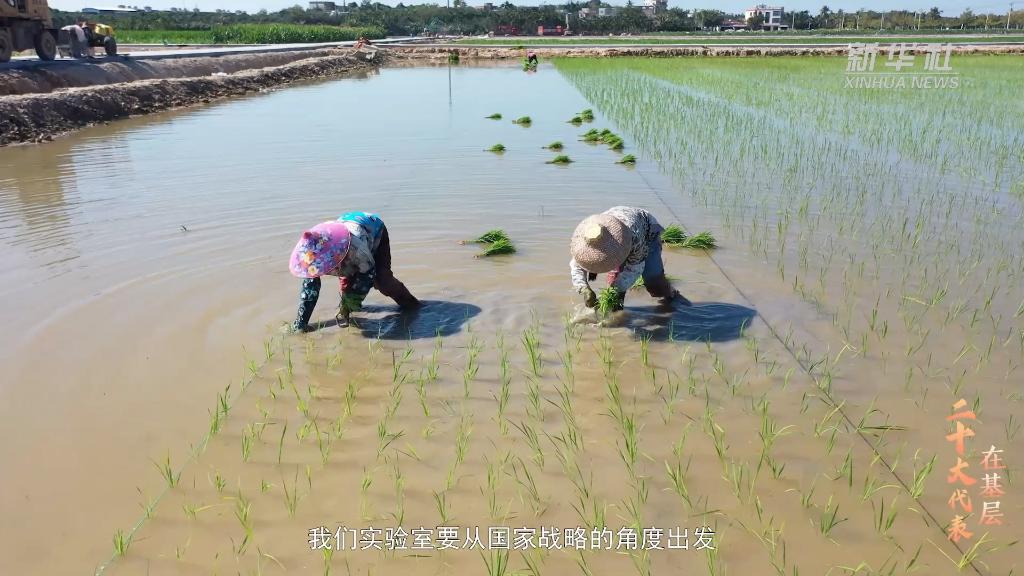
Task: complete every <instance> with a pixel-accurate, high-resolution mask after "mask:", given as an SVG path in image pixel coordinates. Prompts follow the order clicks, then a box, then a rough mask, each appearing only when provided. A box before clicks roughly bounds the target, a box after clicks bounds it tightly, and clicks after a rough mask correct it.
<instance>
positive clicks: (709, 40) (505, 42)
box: [458, 35, 1024, 47]
mask: <svg viewBox="0 0 1024 576" xmlns="http://www.w3.org/2000/svg"><path fill="white" fill-rule="evenodd" d="M852 42H879V43H882V44H890V43H900V42H903V43H906V42H914V43H935V42H943V43H945V42H954V43H961V44H978V43H993V42H1024V36H994V37H962V36H959V37H958V36H950V37H946V36H941V35H935V36H822V37H815V38H786V37H780V36H767V37H765V36H761V35H751V36H747V35H743V36H704V37H688V38H633V37H621V36H620V37H615V38H593V37H588V38H572V37H564V38H515V39H511V38H497V39H495V38H466V39H463V40H459V41H458V43H459V44H469V45H476V46H517V47H518V46H536V45H556V46H557V45H562V44H564V45H567V46H568V45H573V44H593V45H600V44H633V45H652V46H657V45H664V44H694V45H705V44H806V45H808V46H813V45H815V44H849V43H852Z"/></svg>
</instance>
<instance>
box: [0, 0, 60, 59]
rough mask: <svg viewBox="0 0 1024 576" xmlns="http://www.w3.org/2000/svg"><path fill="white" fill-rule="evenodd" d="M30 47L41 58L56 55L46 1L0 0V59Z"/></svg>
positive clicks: (55, 36) (55, 44)
mask: <svg viewBox="0 0 1024 576" xmlns="http://www.w3.org/2000/svg"><path fill="white" fill-rule="evenodd" d="M32 48H35V51H36V55H38V56H39V58H41V59H43V60H53V59H54V58H56V57H57V29H56V28H54V27H53V18H52V17H51V16H50V7H49V5H47V3H46V0H0V62H7V61H8V60H10V59H11V55H12V54H13V53H14V52H20V51H22V50H29V49H32Z"/></svg>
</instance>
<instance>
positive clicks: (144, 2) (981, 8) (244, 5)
mask: <svg viewBox="0 0 1024 576" xmlns="http://www.w3.org/2000/svg"><path fill="white" fill-rule="evenodd" d="M356 1H358V0H356ZM495 1H497V0H495ZM556 1H557V0H556ZM556 1H550V2H547V3H548V4H554V3H556ZM607 1H608V2H609V3H610V4H625V3H626V0H607ZM761 1H763V0H752V1H751V2H749V3H745V2H742V1H738V0H729V1H727V2H724V3H723V2H707V3H706V4H704V5H701V4H700V3H690V2H683V1H679V0H669V6H670V7H673V8H677V7H678V8H686V9H693V8H704V7H714V8H716V9H719V10H725V11H730V12H739V11H741V10H743V9H744V8H746V7H747V6H748V4H749V5H753V4H758V3H761ZM122 3H128V4H129V5H135V4H137V5H138V6H152V7H153V8H156V9H166V8H170V7H171V6H178V7H187V8H189V9H191V8H195V7H199V9H200V10H216V9H218V8H223V9H225V10H246V11H248V12H255V11H257V10H260V9H261V8H266V9H267V10H280V9H281V8H287V7H289V6H294V5H295V4H300V5H302V6H305V5H307V1H305V0H304V1H302V2H296V0H50V6H52V7H54V8H58V9H61V10H79V9H81V8H83V7H86V6H116V5H118V4H122ZM385 3H386V4H391V5H394V4H397V3H398V0H385ZM407 3H419V2H417V1H416V0H412V2H407ZM513 3H514V4H518V5H523V6H527V5H531V6H532V5H537V4H541V3H542V2H540V0H519V1H516V0H513ZM634 3H638V4H639V3H640V2H639V1H638V0H634ZM766 3H768V2H766ZM777 3H780V4H782V5H783V6H784V7H785V8H786V9H787V10H810V11H811V12H813V13H817V12H818V10H820V9H821V6H822V4H823V3H824V4H827V5H828V6H829V8H831V9H832V10H836V9H839V8H842V9H844V10H846V11H848V12H855V11H856V10H858V9H860V8H863V9H867V10H891V9H893V8H902V9H907V10H927V9H928V8H931V7H932V6H938V7H939V8H940V9H941V10H942V13H943V14H944V15H947V16H956V15H959V14H960V13H961V12H963V10H964V9H965V8H970V9H972V10H974V11H975V12H996V13H1002V14H1005V13H1006V10H1007V9H1008V8H1009V2H993V1H992V0H980V1H979V2H973V3H972V2H970V0H952V1H946V2H942V1H935V0H932V1H928V0H895V1H894V0H852V1H844V2H822V1H820V0H815V1H808V0H801V1H798V2H777ZM469 4H470V5H477V4H483V0H469ZM773 4H774V3H773ZM1017 9H1018V10H1020V9H1024V2H1022V1H1021V0H1017Z"/></svg>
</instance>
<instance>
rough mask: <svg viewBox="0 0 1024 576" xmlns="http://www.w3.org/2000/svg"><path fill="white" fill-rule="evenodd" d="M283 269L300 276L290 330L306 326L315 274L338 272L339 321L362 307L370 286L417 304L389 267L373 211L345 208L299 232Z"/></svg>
mask: <svg viewBox="0 0 1024 576" xmlns="http://www.w3.org/2000/svg"><path fill="white" fill-rule="evenodd" d="M288 268H289V270H291V273H292V275H294V276H296V277H298V278H302V279H303V281H302V292H301V293H300V294H299V311H298V315H297V316H296V318H295V322H294V323H293V324H292V329H293V330H295V331H307V330H309V319H310V317H311V316H312V315H313V308H314V307H315V306H316V301H317V299H318V298H319V297H320V277H321V276H338V278H339V280H340V285H341V307H340V309H339V310H338V315H337V319H338V324H339V325H340V326H347V325H348V324H349V321H350V318H349V317H350V315H351V314H352V312H358V311H359V310H360V309H361V308H362V305H363V299H364V298H366V295H367V294H368V293H369V292H370V288H376V289H377V290H379V291H380V293H381V294H383V295H385V296H387V297H389V298H391V299H392V300H394V301H395V302H396V303H397V304H398V305H399V306H400V307H402V308H406V309H408V308H415V307H416V306H419V303H420V302H419V300H417V299H416V297H415V296H413V295H412V294H411V293H410V292H409V289H408V288H406V287H405V285H404V284H402V283H401V282H400V281H399V280H398V279H397V278H395V275H394V273H393V272H392V271H391V242H390V240H389V239H388V229H387V228H386V227H385V226H384V222H383V221H382V220H381V219H380V217H379V216H377V215H376V214H370V213H368V212H349V213H347V214H343V215H342V216H341V218H338V220H336V221H333V222H324V223H322V224H317V225H316V226H314V227H313V228H311V229H309V230H307V231H305V232H303V233H302V237H301V238H299V243H298V244H296V245H295V249H294V250H293V251H292V255H291V258H290V260H289V262H288Z"/></svg>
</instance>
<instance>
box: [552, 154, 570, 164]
mask: <svg viewBox="0 0 1024 576" xmlns="http://www.w3.org/2000/svg"><path fill="white" fill-rule="evenodd" d="M571 163H572V158H569V157H568V156H566V155H565V154H559V155H558V156H555V157H554V158H553V159H551V160H548V161H547V164H571Z"/></svg>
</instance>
